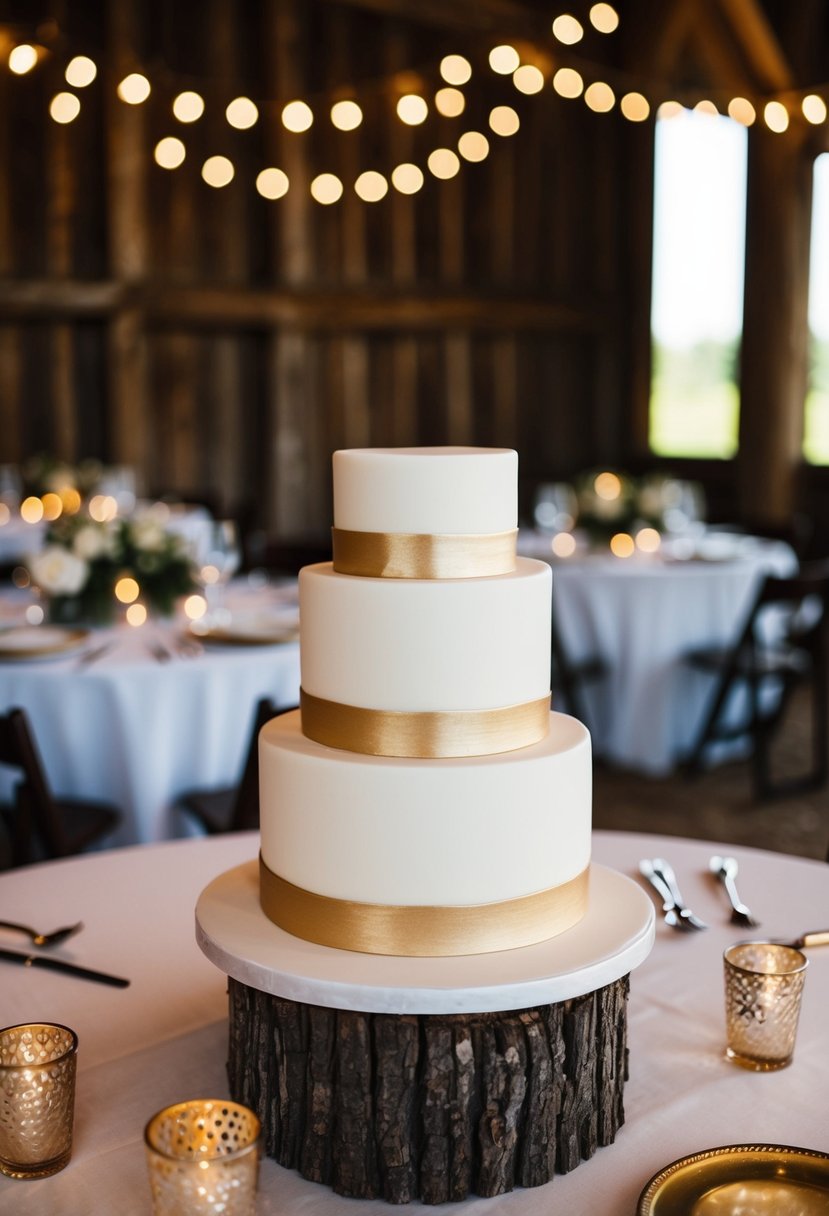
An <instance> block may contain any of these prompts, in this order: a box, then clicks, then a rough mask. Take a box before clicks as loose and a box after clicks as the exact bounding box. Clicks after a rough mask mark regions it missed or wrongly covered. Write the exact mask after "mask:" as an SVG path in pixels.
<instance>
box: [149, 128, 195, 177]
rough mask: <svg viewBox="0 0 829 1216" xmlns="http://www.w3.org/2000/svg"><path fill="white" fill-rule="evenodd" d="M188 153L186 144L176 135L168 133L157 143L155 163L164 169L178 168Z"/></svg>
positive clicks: (154, 154)
mask: <svg viewBox="0 0 829 1216" xmlns="http://www.w3.org/2000/svg"><path fill="white" fill-rule="evenodd" d="M186 155H187V152H186V149H185V147H184V144H183V143H182V142H181V140H180V139H176V137H175V135H166V136H165V137H164V139H160V140H159V141H158V143H157V144H156V145H155V151H154V152H153V156H154V157H155V163H156V164H157V165H160V166H161V168H162V169H177V168H178V167H179V165H181V164H183V163H184V158H185V156H186Z"/></svg>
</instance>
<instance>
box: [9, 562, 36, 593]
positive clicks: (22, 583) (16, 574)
mask: <svg viewBox="0 0 829 1216" xmlns="http://www.w3.org/2000/svg"><path fill="white" fill-rule="evenodd" d="M12 582H13V583H14V585H15V587H19V588H20V589H21V590H24V589H25V588H26V587H31V585H32V580H31V578H30V576H29V571H28V570H27V569H26V567H25V566H15V568H14V569H13V570H12Z"/></svg>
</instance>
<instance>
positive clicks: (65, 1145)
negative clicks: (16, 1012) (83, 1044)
mask: <svg viewBox="0 0 829 1216" xmlns="http://www.w3.org/2000/svg"><path fill="white" fill-rule="evenodd" d="M77 1051H78V1036H77V1035H76V1034H75V1032H74V1030H70V1029H69V1027H68V1026H59V1025H56V1024H54V1023H49V1022H34V1023H29V1024H26V1025H22V1026H6V1027H5V1028H4V1029H2V1030H0V1173H3V1174H5V1175H6V1176H7V1177H9V1178H46V1177H47V1176H48V1175H49V1174H56V1173H57V1172H58V1170H62V1169H63V1167H64V1166H65V1165H67V1164H68V1162H69V1158H70V1157H71V1155H72V1121H73V1117H74V1112H75V1072H76V1064H77Z"/></svg>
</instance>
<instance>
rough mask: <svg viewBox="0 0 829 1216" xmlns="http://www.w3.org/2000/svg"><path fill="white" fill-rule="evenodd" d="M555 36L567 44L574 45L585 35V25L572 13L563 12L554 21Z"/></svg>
mask: <svg viewBox="0 0 829 1216" xmlns="http://www.w3.org/2000/svg"><path fill="white" fill-rule="evenodd" d="M553 37H554V38H557V39H558V41H559V42H563V43H564V45H565V46H573V45H574V44H575V43H576V42H581V40H582V38H583V37H584V27H583V26H582V23H581V22H580V21H577V20H576V18H575V17H573V16H571V14H570V13H562V14H561V16H560V17H556V19H555V21H554V22H553Z"/></svg>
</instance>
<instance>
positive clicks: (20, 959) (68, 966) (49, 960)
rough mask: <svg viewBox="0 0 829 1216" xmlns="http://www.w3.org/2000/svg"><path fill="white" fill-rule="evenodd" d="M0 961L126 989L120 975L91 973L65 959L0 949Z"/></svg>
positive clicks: (127, 983) (127, 982) (104, 972)
mask: <svg viewBox="0 0 829 1216" xmlns="http://www.w3.org/2000/svg"><path fill="white" fill-rule="evenodd" d="M0 960H2V961H5V962H7V963H20V964H21V966H23V967H47V968H48V969H49V970H50V971H63V972H64V973H65V974H66V975H76V976H77V977H78V978H79V979H82V980H96V981H97V982H98V983H99V984H112V986H113V987H114V988H128V987H129V983H130V981H129V980H125V979H122V978H121V976H120V975H108V974H107V973H106V971H91V970H90V968H89V967H79V966H78V965H77V963H67V962H66V960H65V959H62V958H53V957H51V956H49V955H46V954H20V953H19V951H17V950H5V949H0Z"/></svg>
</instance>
